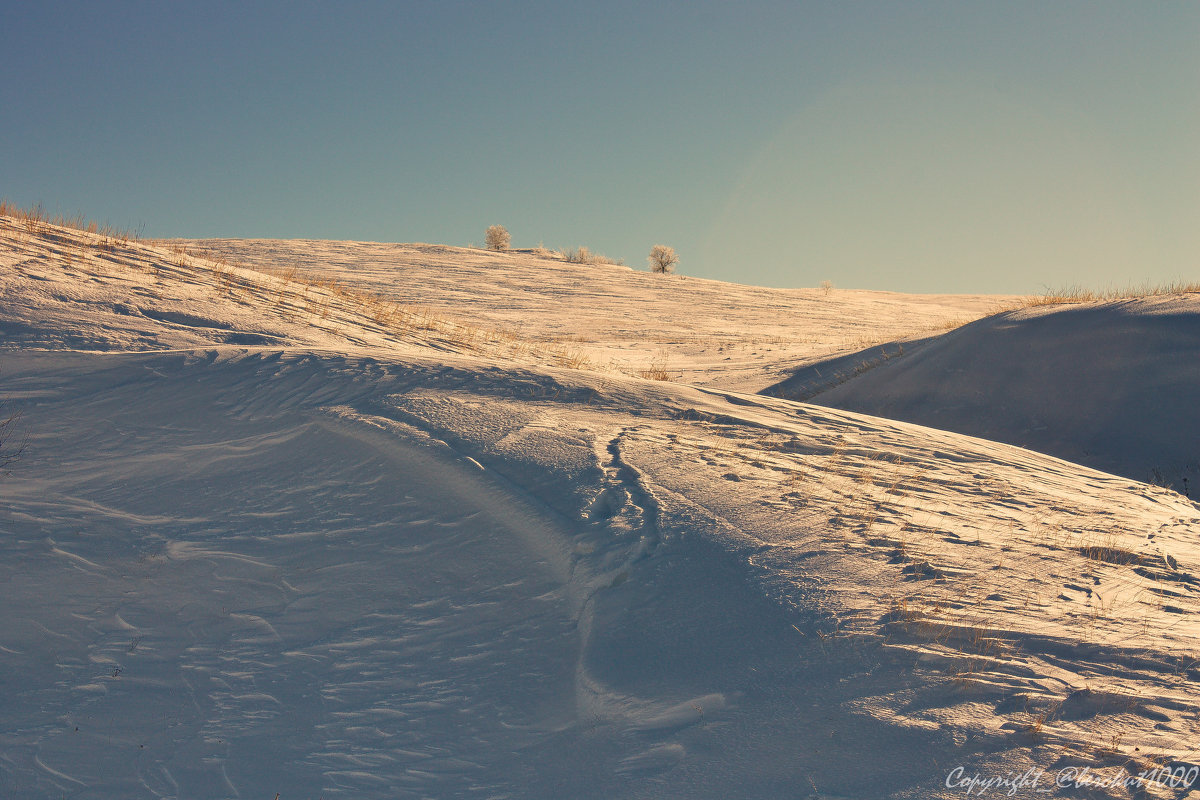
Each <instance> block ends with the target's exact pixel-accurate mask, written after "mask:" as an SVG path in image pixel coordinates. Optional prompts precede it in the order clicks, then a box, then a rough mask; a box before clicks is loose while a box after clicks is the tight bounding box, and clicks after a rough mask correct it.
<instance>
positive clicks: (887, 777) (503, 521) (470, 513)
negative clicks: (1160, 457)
mask: <svg viewBox="0 0 1200 800" xmlns="http://www.w3.org/2000/svg"><path fill="white" fill-rule="evenodd" d="M227 246H228V248H229V253H226V254H225V255H224V256H223V257H224V258H227V259H230V262H229V263H221V262H218V261H212V260H205V259H203V258H199V257H197V256H195V255H188V254H186V253H183V252H180V247H179V246H178V245H159V246H150V245H144V244H138V243H123V242H111V241H110V242H107V243H105V242H103V241H96V240H94V239H93V238H91V237H89V236H88V235H87V234H81V233H78V232H75V231H67V230H62V229H57V228H51V227H48V226H45V225H26V224H24V223H22V222H20V221H18V220H11V219H8V218H0V269H2V270H3V275H4V284H3V294H2V296H0V331H2V333H3V336H4V344H3V349H2V350H0V394H2V395H3V396H4V397H5V398H7V403H8V404H9V406H10V407H13V408H16V409H19V410H20V411H21V418H20V420H19V428H20V433H21V434H22V435H23V436H24V437H26V442H27V443H26V449H25V451H24V453H23V455H22V458H21V459H20V460H19V461H18V462H16V463H14V464H13V465H11V467H10V474H8V475H6V476H4V477H3V478H0V489H2V493H0V497H2V498H3V501H2V505H0V531H2V532H3V539H0V553H2V556H0V571H2V572H3V576H2V579H0V586H2V587H3V589H0V592H3V594H2V597H3V600H4V606H3V607H4V609H5V612H6V613H5V614H4V616H3V619H0V668H2V672H0V674H2V675H3V678H0V680H2V681H3V697H4V698H5V700H4V703H3V704H2V705H0V742H2V743H3V746H2V747H0V796H3V797H5V798H8V797H14V798H44V797H60V796H65V797H73V798H109V797H112V798H118V797H119V798H126V797H146V798H153V797H178V798H185V797H197V798H214V797H222V798H223V797H230V798H233V797H238V798H251V797H253V798H259V797H267V798H271V797H274V796H275V794H276V793H279V796H280V800H290V799H291V798H317V797H325V798H334V797H346V798H373V797H378V798H396V797H413V798H418V797H497V798H498V797H513V798H518V797H522V798H523V797H546V798H558V797H605V798H608V797H689V798H690V797H753V798H778V797H814V798H832V797H856V798H884V797H894V798H925V797H947V798H948V797H966V796H981V795H983V796H988V795H990V796H1020V797H1043V796H1046V794H1044V793H1042V792H1040V791H1039V790H1041V789H1047V790H1051V791H1050V794H1051V795H1061V796H1098V797H1107V796H1115V797H1128V796H1138V795H1137V792H1142V796H1152V797H1181V796H1186V795H1187V794H1188V792H1189V791H1191V789H1189V788H1184V787H1174V788H1173V787H1170V786H1166V785H1163V783H1162V782H1155V781H1150V782H1146V783H1144V784H1143V785H1142V786H1141V787H1133V788H1131V787H1129V786H1126V785H1115V786H1109V787H1100V786H1096V785H1092V784H1093V783H1094V781H1095V780H1111V779H1112V778H1114V777H1118V776H1120V775H1121V774H1123V773H1122V772H1121V770H1123V769H1124V770H1129V771H1131V772H1137V771H1139V770H1146V769H1152V768H1155V767H1158V766H1166V767H1176V768H1182V769H1183V770H1185V771H1186V770H1187V769H1189V768H1191V767H1192V766H1197V767H1198V769H1200V766H1198V765H1200V756H1198V754H1197V752H1196V742H1197V741H1200V718H1198V717H1197V711H1198V706H1197V699H1198V698H1197V694H1198V693H1197V690H1196V684H1195V681H1196V679H1197V677H1198V675H1200V670H1198V669H1197V660H1198V659H1200V646H1198V644H1200V643H1198V641H1197V639H1198V635H1200V629H1198V626H1197V624H1196V613H1197V611H1198V610H1200V603H1198V602H1197V598H1198V597H1200V576H1198V574H1197V573H1198V570H1200V553H1198V552H1197V543H1196V534H1197V530H1198V528H1200V508H1198V507H1197V506H1196V505H1194V504H1193V503H1192V502H1190V501H1189V500H1187V499H1186V498H1185V497H1183V496H1182V495H1181V494H1179V493H1178V492H1173V491H1170V490H1167V489H1164V488H1159V487H1155V486H1151V485H1148V484H1145V483H1139V482H1137V481H1135V480H1133V479H1131V478H1125V477H1117V476H1115V475H1113V474H1111V473H1105V472H1099V471H1096V470H1094V469H1092V468H1089V467H1085V466H1080V465H1078V464H1075V463H1071V462H1068V461H1064V460H1060V459H1057V458H1055V457H1052V456H1049V455H1042V454H1039V453H1036V452H1032V451H1030V450H1025V449H1021V448H1017V447H1013V446H1011V445H1008V444H1001V443H997V442H994V441H989V440H986V439H981V438H971V437H970V436H966V435H963V434H961V433H951V432H947V431H942V430H936V429H933V428H926V427H919V426H917V425H914V424H911V423H908V422H901V421H890V420H887V419H883V418H880V417H871V416H866V415H864V414H861V413H857V412H853V411H847V410H842V409H833V408H824V407H819V406H814V405H806V404H803V403H798V402H794V401H790V400H785V399H780V398H775V397H768V396H763V395H757V394H754V393H753V392H754V391H757V390H758V389H761V388H764V387H765V386H767V385H768V384H770V383H774V382H775V381H776V380H778V379H779V377H781V376H785V375H788V374H791V373H792V372H794V371H795V370H796V369H798V368H800V369H803V368H805V367H806V366H815V368H816V369H818V370H819V369H820V368H821V366H820V364H814V362H817V361H818V360H819V359H822V358H828V357H833V358H836V357H837V356H839V355H845V354H846V352H847V351H848V350H851V349H854V348H855V346H856V344H857V343H861V344H862V346H867V345H870V344H874V343H877V342H879V341H881V340H887V339H893V338H897V337H906V338H908V339H909V342H910V344H909V347H910V350H909V352H913V351H912V349H911V348H912V346H913V344H912V343H913V342H915V341H916V340H918V339H920V338H922V337H929V336H930V335H933V332H934V331H937V330H940V329H944V328H945V326H946V324H947V322H949V321H951V320H955V319H960V320H961V319H964V318H971V317H974V316H978V315H979V314H981V313H985V312H986V311H987V310H989V309H990V308H994V307H995V306H996V305H999V304H1000V302H1001V300H1002V299H996V298H979V297H968V298H956V297H953V296H946V297H939V298H933V299H931V298H922V297H911V296H904V295H888V294H884V293H872V292H849V291H845V292H844V291H841V290H836V289H835V290H834V291H833V292H832V293H830V294H829V295H825V294H824V293H823V292H821V291H820V290H809V291H808V292H807V293H806V292H805V291H803V290H799V291H792V292H781V291H778V292H777V291H774V290H765V289H756V288H751V287H738V286H733V285H727V284H716V283H712V282H705V281H696V280H693V279H687V278H671V279H668V280H667V281H665V282H660V283H657V284H656V283H655V281H658V280H659V279H658V278H655V277H653V276H650V275H646V274H642V273H638V272H633V271H629V270H622V269H620V268H615V267H588V266H575V265H566V264H563V263H561V262H555V261H552V260H548V259H545V258H541V257H538V256H536V255H534V254H502V255H493V254H486V253H482V252H480V251H468V250H458V249H453V248H437V249H436V252H437V254H438V256H437V257H438V258H439V259H442V260H441V261H439V262H437V265H435V266H436V268H431V267H429V266H428V265H424V266H423V264H424V262H423V261H421V259H425V258H427V257H429V256H427V254H428V253H430V252H435V251H434V249H432V248H430V247H429V246H424V245H421V246H416V245H413V246H400V245H359V246H356V245H354V244H353V243H344V242H339V243H318V242H302V243H296V242H291V243H265V242H254V243H246V245H245V246H246V248H247V252H245V253H241V254H240V255H241V256H244V257H247V260H248V261H251V260H252V259H251V258H250V256H253V259H256V260H253V264H252V266H255V267H257V268H258V269H268V268H269V269H270V270H273V271H274V272H275V273H276V274H275V275H266V274H264V273H262V272H260V271H256V270H255V269H251V268H249V267H239V266H234V265H233V264H232V256H231V255H230V253H232V252H233V251H234V249H235V248H236V246H237V243H227ZM215 247H216V244H215V243H212V242H210V243H206V248H207V249H208V250H209V251H210V252H212V254H213V255H214V256H217V255H218V253H217V252H216V250H215ZM356 248H358V250H357V251H356ZM384 251H386V252H387V253H391V256H390V258H391V260H388V259H387V258H384V257H383V255H381V253H384ZM272 253H274V254H275V257H279V258H280V261H281V263H271V258H272V257H273V256H272ZM414 253H415V254H418V255H417V256H414V255H412V254H414ZM283 254H287V258H283V257H282V256H283ZM384 254H386V253H384ZM418 256H419V258H418ZM301 258H303V259H304V260H303V261H300V262H299V263H297V261H299V259H301ZM406 259H407V260H406ZM368 263H369V264H372V265H373V266H371V267H370V268H369V269H368V268H367V267H365V266H362V265H365V264H368ZM356 265H357V266H356ZM297 266H298V267H299V268H300V269H301V271H302V272H301V273H299V274H292V275H291V276H290V277H291V278H292V279H291V280H287V279H286V278H287V276H288V273H289V272H290V270H291V269H292V267H297ZM422 269H423V270H425V272H424V273H421V275H414V274H412V273H416V272H419V271H420V270H422ZM450 269H453V270H455V272H454V277H453V279H451V278H446V280H447V281H448V283H446V284H438V283H437V282H436V281H435V280H434V279H433V277H431V276H433V275H445V274H446V273H447V271H448V270H450ZM356 270H357V271H358V272H361V273H362V274H357V273H356ZM389 274H391V275H392V276H393V279H392V280H391V285H392V288H391V289H386V287H385V284H387V283H388V282H389V281H388V275H389ZM422 275H423V276H424V277H422ZM281 276H282V277H281ZM303 276H307V280H306V281H303V282H301V281H298V280H296V278H298V277H303ZM333 279H336V280H337V281H338V283H337V284H331V283H329V281H330V280H333ZM385 290H386V292H387V293H388V294H387V296H386V297H380V296H377V295H371V294H365V293H364V292H365V291H375V292H378V293H379V294H383V293H384V292H385ZM451 292H456V293H457V294H451ZM655 293H657V294H655ZM646 296H650V297H654V298H656V299H655V300H654V301H650V300H645V297H646ZM439 298H440V299H439ZM605 298H607V299H605ZM639 298H642V299H641V300H639ZM691 303H694V305H690V304H691ZM717 308H723V309H725V310H724V311H723V312H720V313H722V314H723V316H720V317H718V318H714V316H713V315H714V314H715V313H717V312H715V311H714V310H715V309H717ZM764 309H774V311H773V312H767V311H764ZM821 309H825V310H824V311H822V310H821ZM1051 313H1054V312H1051ZM1183 318H1184V319H1186V315H1184V317H1183ZM772 320H773V321H772ZM977 324H982V323H977ZM622 331H624V332H622ZM681 331H686V332H687V334H686V335H687V336H688V337H691V338H684V336H683V334H681V333H680V332H681ZM780 331H783V332H780ZM756 337H760V338H756ZM767 339H770V340H771V341H770V342H767ZM937 341H938V340H934V341H933V342H931V343H928V344H925V345H917V350H918V351H921V349H922V348H924V349H925V350H926V351H930V352H932V351H931V350H929V349H930V348H933V347H935V346H936V343H937ZM763 342H766V343H767V344H771V346H772V347H773V348H774V349H772V350H770V351H767V350H766V349H765V344H763ZM774 342H778V344H774ZM884 347H885V349H887V347H888V346H886V345H885V346H884ZM891 347H892V348H894V350H893V352H895V351H897V350H898V349H899V345H891ZM720 348H725V349H724V350H722V349H720ZM723 352H728V353H730V355H729V356H728V357H729V358H730V360H729V361H728V362H726V361H725V360H724V359H725V358H726V356H721V355H720V354H721V353H723ZM914 357H915V356H914ZM654 358H665V359H666V363H667V364H668V365H674V368H673V370H671V374H670V377H672V378H673V379H674V380H672V381H651V380H645V379H643V378H641V377H638V375H637V373H638V372H640V371H641V370H643V369H645V368H646V365H647V364H649V363H650V362H651V360H652V359H654ZM905 358H907V356H906V357H905ZM903 361H904V359H900V360H899V361H897V363H898V364H902V363H903ZM963 368H964V369H965V368H966V365H965V364H964V366H963ZM827 371H828V370H827ZM629 373H633V374H629ZM869 374H870V373H866V375H869ZM684 376H687V377H688V380H687V382H683V381H680V378H681V377H684ZM864 377H865V376H864ZM1119 378H1120V373H1115V372H1114V373H1111V374H1110V380H1112V381H1118V380H1119ZM852 385H853V381H851V382H849V383H847V384H846V386H847V387H849V386H852ZM1119 387H1120V385H1119V384H1118V385H1114V387H1113V390H1114V391H1116V390H1117V389H1118V388H1119ZM1141 413H1142V411H1141V410H1140V409H1138V408H1131V409H1130V413H1129V415H1128V422H1129V424H1130V425H1132V426H1136V425H1139V424H1141V425H1150V424H1152V423H1153V424H1158V423H1157V421H1156V418H1147V417H1145V416H1139V414H1141ZM13 442H14V439H12V438H10V439H9V441H8V443H7V444H6V446H11V445H12V443H13ZM1085 768H1090V769H1091V770H1092V772H1091V773H1088V776H1090V777H1085V778H1084V781H1083V782H1084V783H1085V784H1088V785H1085V786H1082V787H1079V788H1073V787H1056V786H1055V782H1056V780H1069V779H1070V778H1072V777H1081V776H1082V775H1083V773H1082V772H1080V770H1083V769H1085ZM1038 769H1044V770H1046V772H1045V773H1044V775H1041V776H1040V777H1039V778H1037V780H1036V781H1035V780H1033V779H1029V780H1027V781H1026V785H1024V786H1022V787H1020V788H1018V789H1016V790H1015V791H1014V792H1012V793H1011V794H1010V793H1009V790H1008V788H1007V787H1005V786H994V787H992V788H991V789H987V788H985V787H981V786H978V785H977V786H975V787H967V786H965V785H963V784H962V783H961V781H963V780H964V779H967V778H970V777H971V776H978V777H979V779H980V780H988V779H996V778H1001V779H1003V778H1012V777H1013V776H1016V775H1019V774H1023V773H1026V772H1027V771H1028V770H1038ZM1071 770H1076V771H1075V772H1072V771H1071ZM1029 774H1030V775H1037V773H1036V772H1034V773H1029ZM948 784H949V785H948ZM968 788H971V789H972V792H971V794H970V795H968ZM1192 788H1195V784H1193V787H1192Z"/></svg>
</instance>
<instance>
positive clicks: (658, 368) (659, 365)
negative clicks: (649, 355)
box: [638, 355, 671, 381]
mask: <svg viewBox="0 0 1200 800" xmlns="http://www.w3.org/2000/svg"><path fill="white" fill-rule="evenodd" d="M638 375H639V376H641V377H643V378H645V379H647V380H651V381H669V380H671V373H670V372H668V371H667V357H666V356H665V355H658V356H655V358H654V360H652V361H651V362H650V364H649V365H648V366H647V367H646V368H644V369H642V370H640V371H639V372H638Z"/></svg>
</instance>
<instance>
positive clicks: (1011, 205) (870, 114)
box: [0, 0, 1200, 293]
mask: <svg viewBox="0 0 1200 800" xmlns="http://www.w3.org/2000/svg"><path fill="white" fill-rule="evenodd" d="M0 52H2V53H3V55H4V62H5V67H4V73H3V76H2V77H0V122H2V123H3V131H4V137H3V144H2V145H0V197H4V198H6V199H8V200H10V201H13V202H15V203H18V204H20V205H23V206H29V205H32V204H33V203H41V204H42V206H43V207H44V208H46V209H47V210H49V211H51V212H52V213H61V214H64V215H75V214H82V215H84V216H86V217H88V218H89V219H95V220H98V221H100V222H108V223H111V224H113V225H116V226H118V227H123V228H130V229H135V230H140V231H141V232H142V234H143V235H144V236H146V237H189V238H191V237H269V238H313V239H359V240H369V241H393V242H413V241H421V242H436V243H443V244H452V245H469V244H474V245H481V244H482V242H483V235H484V230H485V229H486V228H487V227H488V226H489V225H492V224H501V225H504V226H505V227H506V228H507V229H508V230H509V232H510V233H511V234H512V245H513V247H535V246H537V245H539V244H541V245H544V246H546V247H551V248H566V247H575V246H579V245H584V246H586V247H588V248H589V249H591V250H592V251H595V252H600V253H604V254H606V255H608V256H610V257H612V258H621V259H624V261H625V262H626V263H627V264H629V265H630V266H634V267H637V268H644V267H645V266H646V256H647V254H648V253H649V250H650V248H651V246H653V245H654V244H659V243H661V244H667V245H670V246H672V247H674V248H675V249H676V251H677V252H678V254H679V257H680V263H679V267H678V269H679V271H680V272H683V273H685V274H688V275H695V276H700V277H706V278H715V279H720V280H726V281H735V282H738V283H748V284H757V285H764V286H776V287H800V286H815V285H818V284H820V283H821V282H822V281H826V280H828V281H831V282H832V283H833V284H834V285H835V286H837V287H843V288H865V289H885V290H893V291H907V292H987V293H1036V292H1041V291H1047V290H1055V289H1061V288H1065V287H1068V286H1084V287H1093V288H1105V287H1120V286H1127V285H1131V284H1141V283H1144V282H1153V283H1161V282H1166V281H1171V280H1177V279H1183V280H1200V3H1195V2H1175V3H1171V2H1162V3H1153V4H1149V3H1138V2H1129V3H1105V2H1053V3H1047V2H1021V1H1020V0H1015V1H1008V2H995V3H991V2H966V3H964V2H957V1H956V2H947V3H942V2H911V3H910V2H903V3H901V2H846V3H842V2H836V3H835V2H821V3H813V2H752V1H751V2H742V3H733V2H709V1H708V0H691V1H690V2H673V3H666V2H623V0H615V1H614V2H603V3H597V2H589V3H583V2H572V1H571V0H555V2H544V3H543V2H474V3H464V2H453V0H446V1H438V2H421V3H410V2H389V3H381V2H337V3H325V2H311V1H310V2H300V1H297V2H289V3H256V2H239V3H229V4H224V3H216V2H209V3H203V4H200V3H162V2H147V3H124V2H105V3H95V2H86V3H62V2H54V1H53V0H47V2H39V3H18V2H14V1H13V0H0Z"/></svg>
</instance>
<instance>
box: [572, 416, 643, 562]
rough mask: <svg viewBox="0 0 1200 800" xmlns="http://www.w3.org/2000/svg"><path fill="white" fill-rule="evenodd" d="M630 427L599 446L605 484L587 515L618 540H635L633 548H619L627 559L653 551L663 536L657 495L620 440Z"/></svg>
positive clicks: (624, 558) (597, 453)
mask: <svg viewBox="0 0 1200 800" xmlns="http://www.w3.org/2000/svg"><path fill="white" fill-rule="evenodd" d="M630 430H631V429H630V428H624V429H622V430H621V432H620V433H618V434H617V435H616V436H615V437H613V438H612V439H611V440H610V441H609V442H608V444H607V446H606V447H605V449H604V450H600V449H599V448H597V452H596V456H597V461H598V462H599V464H600V467H601V469H602V470H603V473H604V479H603V488H602V489H601V490H600V493H599V494H597V495H596V497H595V499H594V500H593V501H592V502H591V504H590V506H589V507H588V511H587V516H588V519H590V520H591V521H593V522H598V523H601V524H603V525H604V527H605V529H606V530H607V531H608V532H610V533H611V534H613V535H614V536H615V537H618V541H621V542H630V541H636V544H635V545H634V546H633V548H632V550H627V549H626V548H620V549H621V550H622V551H623V552H622V553H621V554H620V557H621V559H622V560H623V561H624V562H625V563H629V562H632V561H634V560H637V559H638V558H641V557H643V556H646V555H649V554H650V553H652V552H653V551H654V549H655V548H656V547H657V546H658V544H659V542H660V538H661V537H660V533H659V519H658V518H659V506H658V499H657V498H655V496H654V494H653V492H651V491H650V490H649V488H647V486H646V483H645V480H644V479H643V477H642V473H641V472H639V471H638V469H637V468H636V467H634V466H633V465H632V464H630V463H629V462H628V461H626V460H625V457H624V456H623V455H622V453H621V440H622V438H624V437H625V436H627V435H628V434H629V432H630ZM635 537H636V538H635ZM614 555H615V554H614Z"/></svg>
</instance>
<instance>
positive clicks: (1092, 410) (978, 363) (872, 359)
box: [767, 293, 1200, 497]
mask: <svg viewBox="0 0 1200 800" xmlns="http://www.w3.org/2000/svg"><path fill="white" fill-rule="evenodd" d="M847 378H849V380H846V379H847ZM767 391H768V392H769V393H770V394H774V395H777V396H781V397H797V398H803V399H809V398H811V399H812V402H815V403H820V404H821V405H828V406H833V407H835V408H843V409H847V410H850V411H858V412H861V413H864V414H874V415H877V416H882V417H889V418H892V419H902V420H906V421H908V422H915V423H918V424H920V425H928V426H930V427H934V428H944V429H946V430H951V431H957V432H958V433H965V434H969V435H971V436H980V437H983V438H987V439H995V440H996V441H1001V442H1007V443H1009V444H1014V445H1018V446H1020V447H1028V448H1030V449H1032V450H1038V451H1040V452H1043V453H1049V454H1051V455H1055V456H1058V457H1060V458H1065V459H1068V460H1070V461H1075V462H1078V463H1080V464H1086V465H1088V466H1091V467H1095V468H1096V469H1102V470H1105V471H1108V472H1115V473H1117V474H1120V475H1126V476H1128V477H1131V478H1136V479H1138V480H1142V481H1152V482H1155V483H1159V484H1163V485H1168V486H1171V487H1173V488H1174V489H1176V490H1177V491H1179V492H1181V493H1185V492H1186V493H1188V494H1191V495H1192V496H1193V497H1200V413H1197V410H1198V409H1200V294H1196V293H1190V294H1183V295H1174V296H1164V297H1146V298H1142V299H1136V300H1122V301H1112V302H1097V303H1086V304H1080V305H1067V306H1046V307H1037V308H1027V309H1023V310H1020V311H1011V312H1008V313H1004V314H998V315H996V316H993V317H989V318H987V319H982V320H979V321H978V322H975V323H972V324H970V325H966V326H964V327H962V328H959V329H958V330H955V331H953V332H951V333H948V334H946V335H944V336H940V337H937V338H936V339H930V340H928V341H927V342H924V343H921V344H919V345H914V344H913V343H910V344H909V345H908V346H907V352H905V347H904V346H902V345H900V344H895V345H884V346H882V347H879V348H877V349H876V350H874V351H869V352H867V353H864V354H859V355H856V356H851V357H843V358H841V359H840V360H839V361H837V362H832V363H819V364H815V365H811V366H809V367H806V368H804V369H802V370H800V371H799V372H798V374H796V375H793V376H792V377H791V378H789V379H788V380H787V381H784V382H782V383H780V384H778V385H777V386H774V387H772V388H770V389H768V390H767Z"/></svg>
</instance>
